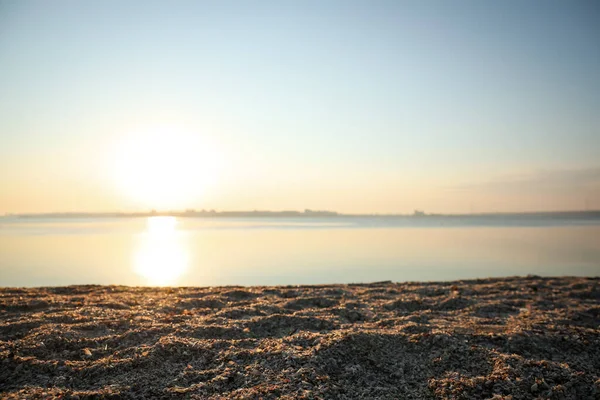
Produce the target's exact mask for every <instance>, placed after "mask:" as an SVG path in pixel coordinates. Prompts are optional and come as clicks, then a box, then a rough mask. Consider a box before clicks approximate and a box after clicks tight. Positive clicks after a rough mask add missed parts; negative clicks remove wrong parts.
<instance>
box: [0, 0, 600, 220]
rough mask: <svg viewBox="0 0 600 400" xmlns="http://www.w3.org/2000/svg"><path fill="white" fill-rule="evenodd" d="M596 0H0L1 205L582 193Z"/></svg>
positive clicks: (536, 204) (483, 208)
mask: <svg viewBox="0 0 600 400" xmlns="http://www.w3.org/2000/svg"><path fill="white" fill-rule="evenodd" d="M599 38H600V4H599V3H598V2H597V1H568V2H567V1H554V0H548V1H543V2H542V1H528V0H525V1H523V0H519V1H516V0H507V1H496V2H492V1H467V0H457V1H452V2H448V1H433V0H426V1H400V0H394V1H378V0H371V1H357V0H344V1H337V0H328V1H312V0H307V1H288V0H273V1H261V0H257V1H252V2H249V1H241V0H238V1H230V0H225V1H202V0H198V1H183V0H181V1H160V2H156V1H147V0H146V1H113V0H108V1H85V2H81V1H62V0H56V1H52V2H48V1H42V0H39V1H30V0H21V1H16V0H14V1H7V0H0V214H2V213H22V212H54V211H117V210H121V211H136V210H148V209H152V208H155V209H184V208H195V209H203V208H205V209H218V210H253V209H260V210H265V209H271V210H303V209H305V208H310V209H317V210H318V209H327V210H335V211H339V212H346V213H406V212H412V211H413V210H414V209H422V210H425V211H426V212H448V213H461V212H498V211H532V210H546V211H547V210H577V209H600V157H599V154H600V73H598V71H600V40H598V39H599Z"/></svg>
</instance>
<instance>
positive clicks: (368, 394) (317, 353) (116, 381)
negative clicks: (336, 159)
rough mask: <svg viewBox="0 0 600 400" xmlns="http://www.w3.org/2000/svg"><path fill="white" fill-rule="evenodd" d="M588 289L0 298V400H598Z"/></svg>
mask: <svg viewBox="0 0 600 400" xmlns="http://www.w3.org/2000/svg"><path fill="white" fill-rule="evenodd" d="M599 376H600V279H598V278H540V277H525V278H518V277H517V278H505V279H483V280H471V281H457V282H438V283H391V282H382V283H372V284H358V285H326V286H285V287H207V288H193V287H182V288H139V287H123V286H70V287H53V288H29V289H26V288H25V289H24V288H2V289H0V397H2V398H48V397H53V396H55V397H64V398H86V397H106V398H199V399H246V398H249V399H259V398H263V399H275V398H284V399H292V398H293V399H429V398H461V399H484V398H498V399H499V398H512V399H533V398H540V399H546V398H551V399H600V380H599Z"/></svg>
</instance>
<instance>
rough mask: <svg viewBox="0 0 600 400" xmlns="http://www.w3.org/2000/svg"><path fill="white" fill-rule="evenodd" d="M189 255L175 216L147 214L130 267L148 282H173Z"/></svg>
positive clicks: (186, 264)
mask: <svg viewBox="0 0 600 400" xmlns="http://www.w3.org/2000/svg"><path fill="white" fill-rule="evenodd" d="M188 263H189V255H188V251H187V248H186V246H185V243H183V237H182V236H181V232H178V231H177V219H176V218H175V217H162V216H161V217H149V218H148V220H147V222H146V231H144V233H143V234H141V235H140V241H139V243H138V247H137V250H136V252H135V254H134V259H133V267H134V271H135V272H136V273H137V274H138V275H140V276H142V277H143V278H144V279H145V280H146V283H147V284H150V285H160V286H164V285H170V284H173V283H175V282H176V281H177V280H178V279H179V278H180V277H181V276H182V275H183V274H184V273H185V272H186V270H187V268H188Z"/></svg>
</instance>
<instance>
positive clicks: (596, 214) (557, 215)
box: [9, 209, 600, 220]
mask: <svg viewBox="0 0 600 400" xmlns="http://www.w3.org/2000/svg"><path fill="white" fill-rule="evenodd" d="M9 216H15V217H20V218H132V217H146V218H147V217H158V216H173V217H196V218H232V217H236V218H251V217H262V218H265V217H270V218H295V217H298V218H305V217H309V218H313V217H330V218H340V217H344V218H444V219H445V218H448V219H456V218H462V219H465V218H466V219H481V218H486V219H488V218H489V219H511V218H519V219H522V218H523V219H593V220H596V219H600V210H594V211H550V212H521V213H479V214H426V213H424V212H422V211H415V213H413V214H340V213H337V212H335V211H319V210H317V211H314V210H308V209H307V210H304V211H259V210H255V211H215V210H199V211H197V210H185V211H156V210H152V211H148V212H131V213H127V212H103V213H82V212H58V213H42V214H10V215H9Z"/></svg>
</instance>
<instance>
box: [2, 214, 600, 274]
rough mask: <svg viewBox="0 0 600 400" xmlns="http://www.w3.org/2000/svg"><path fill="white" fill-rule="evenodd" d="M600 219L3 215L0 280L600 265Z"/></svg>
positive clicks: (591, 268) (522, 270)
mask: <svg viewBox="0 0 600 400" xmlns="http://www.w3.org/2000/svg"><path fill="white" fill-rule="evenodd" d="M599 237H600V221H598V220H576V221H569V220H566V221H556V220H552V219H547V220H544V219H542V220H537V221H533V222H532V221H527V220H521V221H519V220H514V219H513V220H510V221H502V220H500V221H497V222H490V221H472V220H468V219H455V220H454V221H448V220H444V218H433V217H426V218H423V219H420V218H416V219H415V218H404V219H394V218H377V217H370V218H369V217H363V218H348V217H341V218H321V219H319V218H317V219H306V218H296V219H293V218H292V219H286V218H245V219H243V218H240V219H236V218H214V219H210V218H180V219H176V218H173V217H152V218H148V219H146V218H117V219H108V218H96V219H93V218H89V219H16V218H0V286H53V285H69V284H120V285H175V286H213V285H274V284H281V285H288V284H292V285H296V284H322V283H352V282H373V281H381V280H392V281H407V280H411V281H420V280H434V281H436V280H455V279H465V278H469V279H472V278H484V277H489V276H507V275H526V274H537V275H579V276H599V275H600V241H599V240H598V238H599Z"/></svg>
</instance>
